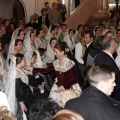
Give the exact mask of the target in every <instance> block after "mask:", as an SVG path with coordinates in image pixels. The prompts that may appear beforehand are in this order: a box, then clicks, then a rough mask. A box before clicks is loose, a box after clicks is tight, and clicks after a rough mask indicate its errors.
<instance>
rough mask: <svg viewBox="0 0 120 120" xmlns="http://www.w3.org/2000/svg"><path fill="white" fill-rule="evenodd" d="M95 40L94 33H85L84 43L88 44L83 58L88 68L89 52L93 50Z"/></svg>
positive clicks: (88, 31)
mask: <svg viewBox="0 0 120 120" xmlns="http://www.w3.org/2000/svg"><path fill="white" fill-rule="evenodd" d="M93 39H94V34H93V32H92V31H90V30H87V31H85V34H84V41H85V43H86V50H85V54H84V56H83V60H84V66H86V61H87V57H88V54H89V52H90V51H91V50H92V49H93Z"/></svg>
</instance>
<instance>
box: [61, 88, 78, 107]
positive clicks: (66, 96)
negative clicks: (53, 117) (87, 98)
mask: <svg viewBox="0 0 120 120" xmlns="http://www.w3.org/2000/svg"><path fill="white" fill-rule="evenodd" d="M60 95H61V104H62V107H64V106H65V103H66V102H67V101H68V100H70V99H73V98H77V97H78V94H77V92H76V91H75V90H74V89H65V90H63V91H61V92H60Z"/></svg>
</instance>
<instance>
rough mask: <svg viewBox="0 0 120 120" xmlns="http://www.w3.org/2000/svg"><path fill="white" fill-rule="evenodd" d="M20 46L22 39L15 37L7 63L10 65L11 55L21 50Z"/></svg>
mask: <svg viewBox="0 0 120 120" xmlns="http://www.w3.org/2000/svg"><path fill="white" fill-rule="evenodd" d="M22 48H23V43H22V40H20V39H16V40H15V41H14V50H13V53H12V54H11V55H10V58H9V60H8V63H9V65H10V62H11V60H12V59H13V57H14V56H13V55H14V54H17V53H20V52H21V51H22Z"/></svg>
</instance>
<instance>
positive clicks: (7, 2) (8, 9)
mask: <svg viewBox="0 0 120 120" xmlns="http://www.w3.org/2000/svg"><path fill="white" fill-rule="evenodd" d="M14 1H15V0H0V17H2V18H3V19H10V18H12V17H13V4H14Z"/></svg>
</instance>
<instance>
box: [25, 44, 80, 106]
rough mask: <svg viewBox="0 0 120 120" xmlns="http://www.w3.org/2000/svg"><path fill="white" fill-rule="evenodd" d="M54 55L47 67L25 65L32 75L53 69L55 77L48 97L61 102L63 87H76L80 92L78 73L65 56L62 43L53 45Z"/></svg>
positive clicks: (73, 64)
mask: <svg viewBox="0 0 120 120" xmlns="http://www.w3.org/2000/svg"><path fill="white" fill-rule="evenodd" d="M54 51H55V56H56V57H57V59H56V60H55V61H53V63H52V64H51V65H50V66H49V67H47V68H33V70H32V68H31V67H26V69H27V70H32V72H33V75H34V76H35V75H37V74H42V73H48V72H50V71H52V70H55V72H56V75H57V78H56V80H55V83H54V85H53V87H52V89H51V93H50V98H53V99H54V100H55V101H56V102H57V103H59V104H61V95H60V93H61V91H63V90H64V89H77V91H78V94H80V92H81V91H80V87H79V85H78V75H77V70H76V66H75V63H74V62H73V61H72V60H70V59H68V58H67V57H66V49H65V46H64V44H63V43H60V44H57V45H55V47H54Z"/></svg>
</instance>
